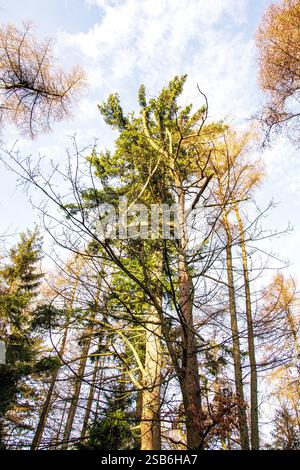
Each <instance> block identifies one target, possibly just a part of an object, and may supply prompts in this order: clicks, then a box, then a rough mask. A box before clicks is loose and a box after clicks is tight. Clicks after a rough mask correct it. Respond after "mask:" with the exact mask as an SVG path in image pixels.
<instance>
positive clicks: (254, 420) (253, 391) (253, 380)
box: [235, 207, 259, 450]
mask: <svg viewBox="0 0 300 470" xmlns="http://www.w3.org/2000/svg"><path fill="white" fill-rule="evenodd" d="M235 215H236V218H237V221H238V225H239V232H240V246H241V250H242V262H243V274H244V288H245V299H246V316H247V334H248V352H249V361H250V414H251V449H252V450H258V449H259V428H258V400H257V366H256V358H255V343H254V331H253V319H252V307H251V293H250V281H249V270H248V260H247V250H246V243H245V234H244V227H243V221H242V219H241V216H240V214H239V210H238V208H237V207H236V208H235Z"/></svg>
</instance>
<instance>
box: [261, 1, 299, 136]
mask: <svg viewBox="0 0 300 470" xmlns="http://www.w3.org/2000/svg"><path fill="white" fill-rule="evenodd" d="M257 46H258V50H259V82H260V86H261V88H262V89H263V90H264V91H265V92H266V93H267V96H268V101H267V104H266V106H265V107H264V109H263V112H262V115H261V120H262V122H263V124H264V126H265V128H266V132H267V138H268V137H269V135H270V133H271V131H272V130H277V131H279V130H281V129H282V128H283V126H287V127H288V128H289V129H290V131H291V132H290V137H291V138H292V139H293V140H295V141H299V117H300V109H299V98H300V95H299V90H300V60H299V57H300V1H299V0H283V1H281V2H279V3H274V4H272V5H271V6H270V7H269V8H268V9H267V11H266V13H265V15H264V16H263V18H262V22H261V25H260V27H259V29H258V32H257Z"/></svg>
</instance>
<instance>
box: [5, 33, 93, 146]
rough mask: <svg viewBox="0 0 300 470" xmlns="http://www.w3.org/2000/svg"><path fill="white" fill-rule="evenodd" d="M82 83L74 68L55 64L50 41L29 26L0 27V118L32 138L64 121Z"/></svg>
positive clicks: (81, 75) (76, 69) (80, 75)
mask: <svg viewBox="0 0 300 470" xmlns="http://www.w3.org/2000/svg"><path fill="white" fill-rule="evenodd" d="M83 84H84V73H83V71H82V70H81V69H80V68H79V67H76V68H74V69H73V70H72V71H70V72H69V73H67V72H65V71H64V70H62V69H61V68H58V67H56V66H55V65H54V61H53V57H52V51H51V40H46V41H38V40H37V39H36V38H35V37H34V35H33V33H32V31H31V26H30V24H24V25H23V27H21V28H17V27H16V26H13V25H7V26H2V27H1V28H0V99H1V101H0V118H1V119H2V120H4V121H6V120H11V121H13V122H14V123H15V124H17V126H18V127H19V128H20V129H21V130H22V131H23V132H24V133H25V134H29V135H30V136H32V137H34V136H35V135H36V134H37V133H39V132H41V131H42V132H43V131H46V130H48V129H50V128H51V125H52V123H53V122H55V121H58V120H61V119H64V118H65V117H67V116H68V115H69V113H70V108H71V105H72V103H73V102H74V99H75V98H76V94H78V92H79V91H80V90H81V89H82V87H83Z"/></svg>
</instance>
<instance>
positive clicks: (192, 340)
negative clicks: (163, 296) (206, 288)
mask: <svg viewBox="0 0 300 470" xmlns="http://www.w3.org/2000/svg"><path fill="white" fill-rule="evenodd" d="M178 187H180V186H179V184H178ZM178 202H179V207H178V221H179V228H180V239H179V253H178V282H179V311H180V322H181V332H182V348H183V352H182V364H181V374H180V376H181V377H180V379H181V380H180V386H181V391H182V398H183V406H184V410H185V420H186V433H187V446H188V448H189V449H199V448H202V446H203V444H204V443H203V441H202V436H203V423H202V403H201V388H200V377H199V366H198V357H197V344H196V335H195V329H194V322H193V295H194V286H193V281H192V278H191V276H190V273H189V270H188V265H187V260H186V250H187V245H188V238H187V228H186V219H185V193H184V191H183V190H181V189H180V190H179V199H178Z"/></svg>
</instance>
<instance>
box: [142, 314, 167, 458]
mask: <svg viewBox="0 0 300 470" xmlns="http://www.w3.org/2000/svg"><path fill="white" fill-rule="evenodd" d="M150 310H151V311H150V313H149V315H148V318H147V322H146V351H145V368H144V373H143V390H142V415H141V450H160V449H161V422H160V389H161V366H162V346H161V322H160V317H159V315H158V313H157V311H156V309H155V308H153V307H150Z"/></svg>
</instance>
